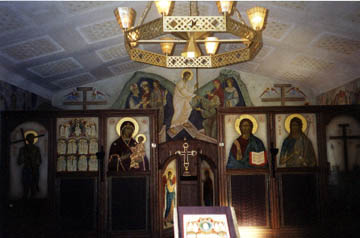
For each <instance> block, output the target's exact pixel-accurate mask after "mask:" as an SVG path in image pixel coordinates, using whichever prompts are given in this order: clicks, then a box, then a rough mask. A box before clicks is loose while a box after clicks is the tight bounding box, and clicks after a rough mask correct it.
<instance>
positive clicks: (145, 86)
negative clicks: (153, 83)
mask: <svg viewBox="0 0 360 238" xmlns="http://www.w3.org/2000/svg"><path fill="white" fill-rule="evenodd" d="M140 86H141V88H142V90H143V93H142V96H141V101H140V105H141V108H151V105H150V97H151V92H150V91H151V90H150V86H149V83H148V82H147V81H142V82H141V84H140Z"/></svg>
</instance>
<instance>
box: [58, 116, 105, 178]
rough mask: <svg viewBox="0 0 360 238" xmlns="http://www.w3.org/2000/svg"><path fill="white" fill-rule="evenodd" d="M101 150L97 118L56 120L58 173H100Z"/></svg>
mask: <svg viewBox="0 0 360 238" xmlns="http://www.w3.org/2000/svg"><path fill="white" fill-rule="evenodd" d="M98 150H99V120H98V118H97V117H71V118H57V119H56V171H57V172H65V173H66V172H70V173H71V172H88V171H98V160H97V157H96V153H97V152H98Z"/></svg>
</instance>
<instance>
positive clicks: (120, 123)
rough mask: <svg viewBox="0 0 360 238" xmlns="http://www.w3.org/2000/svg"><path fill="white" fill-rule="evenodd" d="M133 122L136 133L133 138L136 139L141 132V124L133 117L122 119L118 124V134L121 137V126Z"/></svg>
mask: <svg viewBox="0 0 360 238" xmlns="http://www.w3.org/2000/svg"><path fill="white" fill-rule="evenodd" d="M127 121H129V122H131V123H132V124H133V125H134V132H133V134H132V136H131V137H132V138H135V137H136V135H137V133H138V132H139V123H138V122H137V121H136V120H135V119H134V118H132V117H124V118H121V119H120V120H119V121H118V123H117V124H116V133H117V134H118V135H119V136H121V130H120V128H121V126H122V124H123V123H124V122H127Z"/></svg>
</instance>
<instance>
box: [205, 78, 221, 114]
mask: <svg viewBox="0 0 360 238" xmlns="http://www.w3.org/2000/svg"><path fill="white" fill-rule="evenodd" d="M213 85H214V89H213V90H212V91H211V92H210V93H208V94H207V97H208V99H209V100H211V99H212V98H213V97H215V96H217V97H219V100H220V107H222V106H224V90H223V88H222V87H221V82H220V81H219V80H217V79H216V80H214V81H213Z"/></svg>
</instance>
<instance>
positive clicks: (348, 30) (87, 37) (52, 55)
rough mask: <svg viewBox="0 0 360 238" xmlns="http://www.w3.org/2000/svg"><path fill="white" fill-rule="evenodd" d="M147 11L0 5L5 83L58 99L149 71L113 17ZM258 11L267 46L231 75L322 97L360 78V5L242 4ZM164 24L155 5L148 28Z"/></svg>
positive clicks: (180, 6) (95, 5)
mask: <svg viewBox="0 0 360 238" xmlns="http://www.w3.org/2000/svg"><path fill="white" fill-rule="evenodd" d="M146 5H147V2H140V1H127V2H124V1H121V2H102V1H96V2H82V1H80V2H79V1H77V2H61V1H56V2H50V1H49V2H0V64H1V65H0V77H1V80H6V81H8V82H9V83H12V84H15V85H17V86H19V87H22V88H25V89H27V90H29V91H32V92H35V93H37V94H39V95H42V96H44V97H46V98H51V96H52V95H53V94H54V93H56V92H59V91H61V90H64V89H67V88H71V87H75V86H79V85H83V84H86V83H89V82H93V81H98V80H103V79H107V78H110V77H113V76H117V75H121V74H124V73H128V72H129V71H136V70H140V69H143V68H145V67H148V65H143V64H140V63H134V62H131V61H130V60H129V57H128V55H127V53H126V51H125V49H124V47H123V34H122V32H121V30H120V28H119V26H118V24H117V22H116V20H115V16H114V14H113V10H114V8H115V7H118V6H129V7H132V8H134V9H135V10H136V12H137V20H138V19H139V18H140V16H141V14H142V12H143V10H144V9H145V7H146ZM188 5H189V2H188V1H183V2H176V3H175V9H174V14H173V15H185V14H186V15H188V12H189V11H188V9H189V6H188ZM255 5H259V6H264V7H266V8H268V9H269V17H268V19H267V25H266V28H265V30H264V33H263V38H264V47H263V49H262V50H261V51H260V53H259V54H258V55H257V56H256V57H255V59H254V60H253V61H251V62H248V63H243V64H238V65H233V66H231V68H233V69H236V70H239V71H246V72H250V73H254V74H259V75H263V76H267V77H269V78H273V79H280V80H284V81H286V82H290V83H294V82H296V84H300V85H303V86H306V87H308V88H311V89H313V91H314V92H315V94H319V93H321V92H324V91H327V90H329V89H333V88H335V87H337V86H340V85H343V84H345V83H346V82H349V81H352V80H354V79H356V78H358V77H360V63H359V62H360V60H359V59H360V27H359V24H360V2H238V3H237V8H238V9H239V10H240V12H241V14H242V16H244V18H245V16H246V14H245V10H246V9H249V8H251V7H253V6H255ZM198 8H199V11H200V14H201V15H218V13H217V7H216V4H215V2H210V1H208V2H198ZM157 17H159V15H158V13H157V11H156V9H155V6H154V4H153V6H152V7H151V10H150V12H149V14H148V16H147V18H146V19H145V21H149V20H152V19H155V18H157ZM234 18H235V19H237V18H236V16H234ZM228 47H229V46H228ZM230 47H231V46H230Z"/></svg>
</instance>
